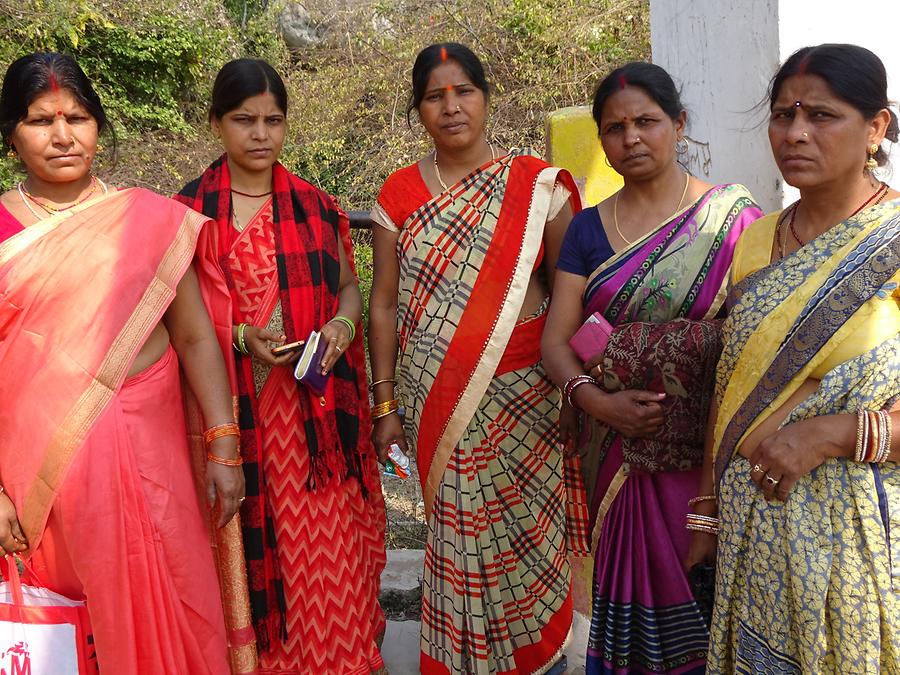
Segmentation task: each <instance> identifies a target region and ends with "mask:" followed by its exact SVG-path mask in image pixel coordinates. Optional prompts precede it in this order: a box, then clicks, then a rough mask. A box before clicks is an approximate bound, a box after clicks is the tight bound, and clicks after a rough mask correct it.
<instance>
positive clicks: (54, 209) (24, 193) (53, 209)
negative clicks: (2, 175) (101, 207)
mask: <svg viewBox="0 0 900 675" xmlns="http://www.w3.org/2000/svg"><path fill="white" fill-rule="evenodd" d="M98 184H99V185H100V187H101V188H103V194H108V193H109V188H108V187H106V183H104V182H103V181H102V180H100V179H99V178H97V177H96V176H91V189H90V190H88V192H87V194H86V195H84V196H83V197H81V199H78V200H76V201H74V202H72V203H71V204H69V205H68V206H62V207H59V206H53V205H52V204H45V203H44V202H42V201H41V200H40V199H38V198H37V197H35V196H34V195H33V194H31V193H30V192H29V191H28V190H26V189H25V184H24V183H23V182H22V181H19V184H18V185H17V186H16V188H17V189H18V191H19V196H20V197H21V198H22V202H23V203H24V204H25V206H26V207H27V208H28V210H29V211H31V213H32V215H33V216H34V217H35V218H37V219H38V220H41V219H42V217H41V215H40V214H39V213H38V212H37V211H35V210H34V209H33V208H32V207H31V204H30V203H29V202H34V203H35V204H37V205H38V206H40V207H41V208H42V209H43V210H44V211H45V212H46V213H47V214H49V215H53V214H54V213H62V212H63V211H68V210H69V209H73V208H75V207H76V206H78V205H79V204H82V203H84V202H86V201H87V200H88V199H90V198H91V197H92V196H93V194H94V193H95V192H96V191H97V185H98Z"/></svg>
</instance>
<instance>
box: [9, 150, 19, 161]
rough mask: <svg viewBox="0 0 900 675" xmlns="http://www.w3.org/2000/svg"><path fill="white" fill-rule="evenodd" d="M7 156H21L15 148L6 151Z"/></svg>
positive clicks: (11, 157)
mask: <svg viewBox="0 0 900 675" xmlns="http://www.w3.org/2000/svg"><path fill="white" fill-rule="evenodd" d="M6 156H7V157H9V158H10V159H15V158H16V157H18V156H19V153H18V152H16V149H15V148H10V149H9V152H7V153H6Z"/></svg>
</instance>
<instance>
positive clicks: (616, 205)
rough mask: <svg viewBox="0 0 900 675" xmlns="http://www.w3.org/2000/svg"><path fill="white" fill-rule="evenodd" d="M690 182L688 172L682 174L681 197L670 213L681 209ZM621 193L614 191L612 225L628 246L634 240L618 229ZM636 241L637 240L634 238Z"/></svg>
mask: <svg viewBox="0 0 900 675" xmlns="http://www.w3.org/2000/svg"><path fill="white" fill-rule="evenodd" d="M690 184H691V175H690V174H689V173H685V174H684V190H683V191H682V192H681V199H679V200H678V206H676V207H675V210H674V211H672V213H678V211H679V210H680V209H681V204H682V203H683V202H684V198H685V196H686V195H687V191H688V185H690ZM620 194H622V191H621V190H619V191H618V192H617V193H616V196H615V198H614V199H613V225H614V226H615V228H616V234H618V235H619V236H620V237H621V238H622V241H624V242H625V243H626V244H627V245H628V246H631V245H632V244H633V243H634V241H629V240H628V239H626V238H625V235H624V234H622V230H620V229H619V195H620ZM635 241H637V240H635Z"/></svg>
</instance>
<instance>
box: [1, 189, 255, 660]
mask: <svg viewBox="0 0 900 675" xmlns="http://www.w3.org/2000/svg"><path fill="white" fill-rule="evenodd" d="M206 222H207V221H206V219H205V218H203V217H202V216H201V215H199V214H197V213H194V212H192V211H189V210H187V209H186V208H184V207H183V206H181V205H179V204H176V203H175V202H172V201H170V200H168V199H165V198H162V197H159V196H158V195H155V194H153V193H150V192H147V191H144V190H123V191H121V192H116V193H113V194H110V195H108V196H105V197H101V198H98V199H94V200H91V201H89V202H86V203H85V204H83V205H80V206H78V207H76V208H73V209H71V210H69V211H66V212H65V213H64V214H59V215H56V216H54V217H52V218H47V219H45V220H43V221H40V222H38V223H36V224H35V225H32V226H30V227H28V228H26V229H24V230H22V229H21V227H20V226H19V229H18V231H17V230H16V225H17V223H15V222H14V219H12V218H11V216H9V214H8V212H6V211H5V209H4V210H3V211H2V212H0V370H2V372H3V374H4V377H3V378H2V380H0V402H2V403H3V405H2V406H0V426H2V428H3V429H4V433H3V435H2V437H0V480H2V484H3V485H4V487H5V488H6V491H7V493H8V494H9V496H10V498H11V499H12V500H13V503H14V504H15V506H16V512H17V514H18V516H19V520H20V523H21V525H22V528H23V529H24V531H25V534H26V536H27V538H28V541H29V544H30V546H31V549H30V550H29V554H30V555H31V559H32V562H33V564H34V566H35V568H36V571H37V572H38V575H39V576H40V577H41V581H43V582H44V583H45V584H46V585H47V586H48V587H50V588H51V589H53V590H58V591H60V592H62V593H65V594H67V595H70V596H72V597H82V598H84V599H85V600H86V604H87V608H88V613H89V614H90V618H91V623H92V632H93V639H94V646H95V648H96V655H97V662H98V664H99V666H100V667H101V668H102V669H103V671H104V672H114V673H146V672H185V673H187V672H190V673H227V672H230V671H232V672H252V670H253V668H255V651H254V649H253V644H252V630H248V629H249V614H248V615H247V617H246V618H247V620H246V622H243V623H242V621H241V618H240V617H241V613H242V609H241V607H242V606H243V607H246V595H244V597H243V598H242V597H241V594H240V592H239V591H238V592H235V591H234V590H232V591H231V592H230V593H229V594H227V595H226V597H225V598H224V600H225V601H226V606H227V607H228V610H229V611H228V614H227V617H228V629H229V632H228V634H227V638H226V626H225V621H223V613H222V600H223V594H222V592H221V591H220V590H219V589H220V586H219V584H218V583H217V579H216V576H215V569H216V567H215V565H216V563H218V568H219V575H220V577H221V579H222V584H223V587H225V588H229V589H232V588H233V587H232V586H231V585H226V584H227V583H229V582H230V581H231V578H232V577H233V576H237V577H238V578H240V577H241V575H242V572H243V570H238V569H237V566H238V565H239V563H240V562H241V561H242V556H241V555H239V554H241V553H242V551H241V549H240V531H239V527H238V525H237V523H236V522H234V521H233V522H232V524H230V525H229V526H228V527H227V528H225V529H223V530H216V531H215V541H214V543H213V548H212V549H211V548H209V546H210V544H211V543H212V542H211V539H210V534H211V529H210V520H209V517H210V514H208V513H207V511H208V509H206V508H205V506H204V507H203V508H202V511H201V504H200V498H199V493H198V489H199V488H201V487H202V486H203V484H204V482H205V479H204V477H203V475H202V470H203V468H204V467H205V461H203V457H202V443H198V442H197V441H198V438H197V435H196V432H197V430H199V429H200V428H201V425H202V420H201V419H200V416H199V413H198V410H197V406H196V402H195V401H194V400H193V397H192V395H191V394H190V391H189V388H186V387H180V386H179V384H180V383H179V370H178V363H177V358H176V356H175V353H174V351H173V350H172V349H171V348H170V349H169V350H168V351H167V353H166V354H165V355H164V356H163V358H162V359H160V360H159V361H158V362H157V363H155V364H153V365H152V366H150V367H149V368H147V369H146V370H144V371H142V372H141V373H138V374H137V375H135V376H133V377H130V378H126V375H127V372H128V370H129V368H130V366H131V364H132V362H133V360H134V358H135V357H136V355H137V353H138V351H139V350H140V348H141V347H142V346H143V344H144V342H145V341H146V339H147V337H148V335H149V334H150V332H151V331H152V330H153V328H154V326H156V324H157V323H158V322H159V321H160V319H161V318H162V316H163V314H164V312H165V310H166V309H167V307H168V306H169V304H170V303H171V301H172V299H173V297H174V294H175V289H176V287H177V285H178V282H179V281H180V279H181V277H182V275H183V274H184V273H185V271H186V270H187V268H188V265H190V264H191V263H192V261H193V262H194V268H195V270H196V271H197V274H198V277H199V279H200V282H201V289H202V292H203V295H204V300H205V301H206V304H207V308H208V310H209V311H210V314H211V316H212V318H213V323H214V325H215V327H216V331H217V335H218V336H219V338H220V342H223V343H224V344H226V345H227V344H228V343H229V342H230V317H229V311H230V306H229V299H228V295H227V289H226V288H225V286H224V282H223V281H222V278H221V272H220V271H219V270H218V269H217V267H216V265H215V257H214V255H212V254H209V255H207V254H206V253H205V252H206V251H213V250H214V249H213V248H212V247H211V246H209V245H208V244H209V242H208V240H207V237H209V236H210V233H211V228H206V227H204V226H205V224H206ZM195 252H196V257H195ZM231 371H232V375H233V364H232V365H231ZM182 390H183V391H184V393H183V395H182ZM185 420H187V423H186V421H185ZM189 429H190V432H189V431H188V430H189ZM189 433H190V435H189ZM192 454H193V456H192ZM192 464H193V465H194V468H195V471H194V472H193V475H192V471H191V465H192ZM198 470H199V471H198ZM226 640H227V642H226ZM228 643H230V647H231V649H230V651H229V648H228ZM229 661H230V665H229Z"/></svg>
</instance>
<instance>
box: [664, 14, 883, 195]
mask: <svg viewBox="0 0 900 675" xmlns="http://www.w3.org/2000/svg"><path fill="white" fill-rule="evenodd" d="M896 12H897V10H896V0H859V1H858V2H855V3H852V4H847V3H846V2H843V1H838V0H818V1H816V0H753V1H752V2H748V1H747V0H650V43H651V53H652V59H653V62H654V63H656V64H658V65H660V66H662V67H663V68H665V69H666V70H667V71H669V73H670V74H671V75H672V77H673V78H674V79H675V82H676V83H677V84H680V85H681V88H682V100H683V102H684V104H685V106H686V107H687V108H688V114H689V117H690V122H689V127H688V136H689V137H690V140H691V143H690V147H689V150H688V153H687V157H686V162H685V163H686V165H687V166H688V168H689V169H690V170H691V172H692V173H693V174H694V175H696V176H698V177H701V178H704V179H707V180H710V181H712V182H738V183H743V184H744V185H746V186H747V187H748V188H750V190H751V191H752V192H753V194H754V196H755V197H756V199H757V200H758V201H759V202H760V204H761V205H762V206H763V208H764V209H765V210H771V209H775V208H779V207H780V206H781V205H783V204H786V203H789V202H791V201H793V200H794V199H796V192H795V191H794V190H793V188H790V186H784V185H783V183H782V181H781V177H780V176H779V174H778V170H777V168H776V166H775V163H774V161H773V160H772V153H771V150H770V148H769V142H768V138H767V136H766V121H767V112H768V108H767V107H764V108H762V109H754V107H755V106H756V105H757V104H758V103H759V102H760V101H762V100H763V99H764V97H765V96H766V92H767V89H768V83H769V80H770V79H771V77H772V76H773V75H774V74H775V71H776V70H777V68H778V66H779V64H780V63H781V62H782V61H784V60H785V59H786V58H787V57H788V56H790V55H791V54H792V53H793V52H794V51H796V50H797V49H799V48H800V47H804V46H807V45H811V44H820V43H822V42H851V43H855V44H859V45H861V46H863V47H866V48H868V49H871V50H872V51H873V52H875V53H876V54H878V56H879V57H880V58H881V59H882V61H884V64H885V67H886V68H887V72H888V87H889V91H888V94H889V96H890V98H892V99H894V100H896V99H897V97H898V95H900V92H898V90H897V87H898V86H900V41H897V40H893V39H891V38H890V34H891V33H890V31H891V29H890V26H891V25H892V23H893V21H894V19H895V18H896ZM894 154H895V155H896V153H894ZM894 159H895V161H896V157H895V158H894ZM785 187H787V189H785Z"/></svg>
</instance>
